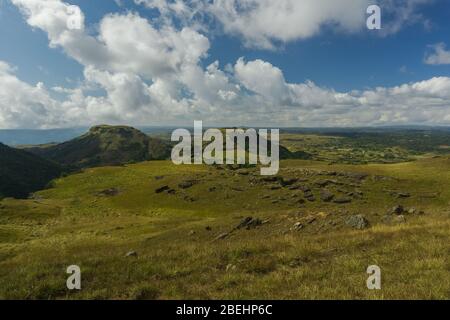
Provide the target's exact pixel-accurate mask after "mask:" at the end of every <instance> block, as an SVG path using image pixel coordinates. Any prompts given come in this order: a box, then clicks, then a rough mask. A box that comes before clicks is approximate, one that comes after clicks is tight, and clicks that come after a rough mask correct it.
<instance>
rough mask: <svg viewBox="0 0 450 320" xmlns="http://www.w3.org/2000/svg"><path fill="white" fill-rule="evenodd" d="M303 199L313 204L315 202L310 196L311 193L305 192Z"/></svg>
mask: <svg viewBox="0 0 450 320" xmlns="http://www.w3.org/2000/svg"><path fill="white" fill-rule="evenodd" d="M304 197H305V199H306V200H308V201H310V202H314V201H316V197H315V196H314V194H312V192H311V191H307V192H305V193H304Z"/></svg>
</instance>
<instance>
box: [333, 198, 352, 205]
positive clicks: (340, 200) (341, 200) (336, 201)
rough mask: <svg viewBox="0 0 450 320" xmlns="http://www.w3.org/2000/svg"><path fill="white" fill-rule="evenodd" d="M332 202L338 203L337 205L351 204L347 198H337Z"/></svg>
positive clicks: (350, 200)
mask: <svg viewBox="0 0 450 320" xmlns="http://www.w3.org/2000/svg"><path fill="white" fill-rule="evenodd" d="M333 202H334V203H338V204H344V203H350V202H352V199H351V198H349V197H339V198H336V199H334V201H333Z"/></svg>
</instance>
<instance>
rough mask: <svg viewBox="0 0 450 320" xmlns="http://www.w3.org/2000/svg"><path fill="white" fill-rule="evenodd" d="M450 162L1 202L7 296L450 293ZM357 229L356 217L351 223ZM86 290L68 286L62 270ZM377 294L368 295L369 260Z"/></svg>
mask: <svg viewBox="0 0 450 320" xmlns="http://www.w3.org/2000/svg"><path fill="white" fill-rule="evenodd" d="M449 183H450V158H449V157H448V156H446V157H444V156H443V157H431V158H423V159H421V160H418V161H415V162H408V163H399V164H388V165H387V164H377V165H328V164H327V163H323V162H317V161H305V160H284V161H282V162H281V170H280V173H279V175H278V176H275V177H262V176H260V175H259V170H258V168H257V167H256V168H241V169H237V170H231V169H228V168H226V167H213V166H206V165H199V166H195V165H192V166H174V165H173V164H172V163H171V162H170V161H150V162H142V163H138V164H132V165H126V166H120V167H102V168H92V169H86V170H84V171H83V172H82V173H78V174H73V175H70V176H67V177H64V178H60V179H57V180H56V182H55V186H54V188H52V189H48V190H44V191H41V192H39V193H38V197H37V198H36V199H30V200H14V199H5V200H3V201H1V202H0V298H8V299H17V298H21V299H78V298H83V299H335V298H341V299H404V298H408V299H448V298H449V292H450V291H449V290H450V282H449V280H450V279H449V277H448V271H449V270H448V243H449V241H450V238H449V236H450V234H449V230H450V210H449V208H450V185H449ZM355 222H356V223H355ZM73 264H76V265H78V266H80V268H81V271H82V290H80V291H77V290H76V291H69V290H67V288H66V279H67V276H68V275H67V274H66V268H67V266H69V265H73ZM373 264H375V265H378V266H380V268H381V270H382V279H383V280H382V288H383V289H382V290H377V291H371V290H368V289H367V287H366V279H367V277H368V275H367V273H366V269H367V267H368V266H369V265H373Z"/></svg>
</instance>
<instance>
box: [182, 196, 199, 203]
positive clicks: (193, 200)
mask: <svg viewBox="0 0 450 320" xmlns="http://www.w3.org/2000/svg"><path fill="white" fill-rule="evenodd" d="M183 199H184V201H188V202H195V201H196V199H195V198H192V197H190V196H184V198H183Z"/></svg>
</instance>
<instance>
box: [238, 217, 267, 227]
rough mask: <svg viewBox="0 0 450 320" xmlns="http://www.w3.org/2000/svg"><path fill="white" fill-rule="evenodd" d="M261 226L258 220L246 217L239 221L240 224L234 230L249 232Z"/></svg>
mask: <svg viewBox="0 0 450 320" xmlns="http://www.w3.org/2000/svg"><path fill="white" fill-rule="evenodd" d="M262 224H263V222H262V221H261V220H260V219H258V218H256V219H254V218H252V217H246V218H244V219H242V220H241V222H240V223H239V224H238V225H237V226H236V227H235V229H242V228H246V229H247V230H250V229H252V228H256V227H258V226H260V225H262Z"/></svg>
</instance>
